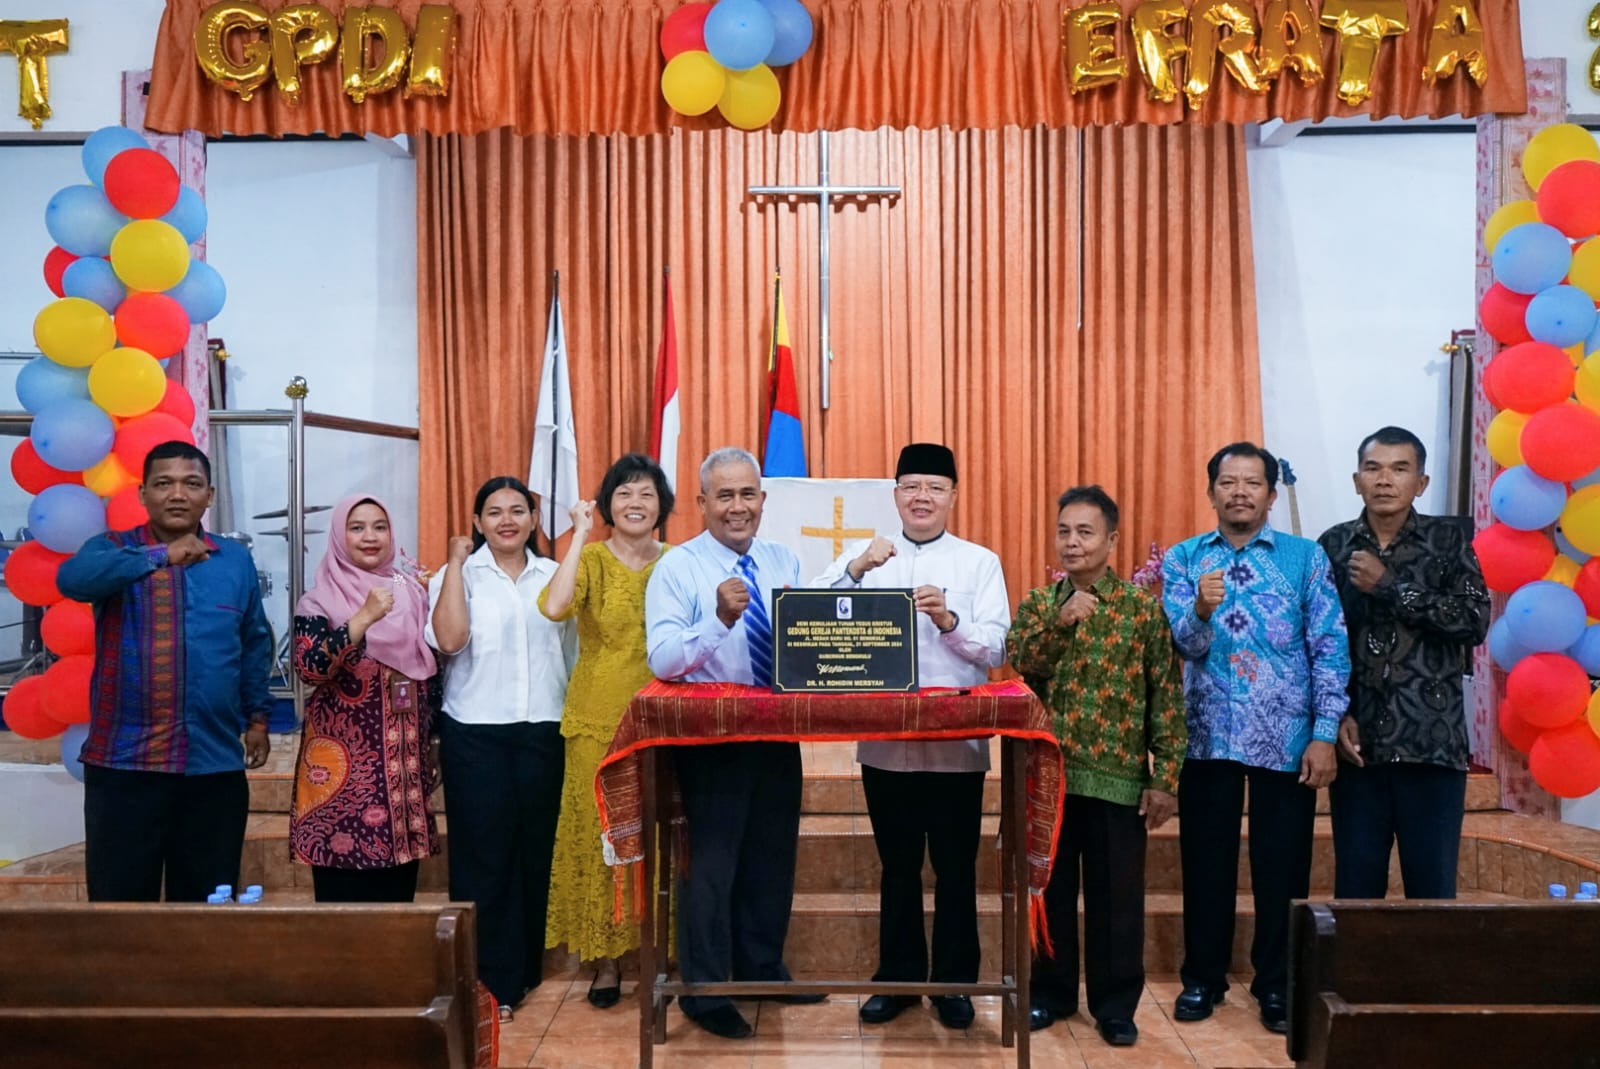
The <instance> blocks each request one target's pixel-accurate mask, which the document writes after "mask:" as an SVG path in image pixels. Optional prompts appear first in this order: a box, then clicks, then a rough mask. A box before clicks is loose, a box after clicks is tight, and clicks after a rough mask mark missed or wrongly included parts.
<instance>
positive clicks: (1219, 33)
mask: <svg viewBox="0 0 1600 1069" xmlns="http://www.w3.org/2000/svg"><path fill="white" fill-rule="evenodd" d="M1189 26H1190V30H1189V33H1190V40H1189V79H1188V81H1186V82H1185V83H1184V86H1183V92H1184V95H1185V96H1187V97H1188V98H1189V107H1190V108H1191V109H1193V110H1195V111H1198V110H1199V109H1200V105H1201V104H1203V103H1205V99H1206V94H1207V93H1209V92H1211V84H1212V81H1213V80H1214V79H1215V77H1216V68H1217V57H1218V56H1221V57H1222V62H1223V64H1224V65H1226V66H1227V68H1228V73H1229V74H1232V75H1233V78H1234V81H1236V82H1238V83H1239V84H1240V85H1242V86H1244V87H1245V88H1246V89H1248V90H1250V92H1252V93H1265V92H1266V91H1267V90H1268V89H1270V88H1272V83H1271V82H1270V81H1269V80H1267V79H1266V78H1263V77H1262V76H1261V71H1260V70H1259V69H1258V68H1257V67H1256V62H1255V58H1254V57H1253V56H1251V54H1250V51H1251V48H1252V47H1253V46H1254V45H1255V43H1256V20H1255V18H1254V17H1253V15H1252V13H1251V11H1250V9H1249V8H1248V7H1247V6H1245V5H1244V4H1241V3H1239V2H1238V0H1199V2H1198V3H1197V4H1195V5H1194V8H1193V10H1191V11H1190V12H1189Z"/></svg>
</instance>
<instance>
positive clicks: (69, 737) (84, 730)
mask: <svg viewBox="0 0 1600 1069" xmlns="http://www.w3.org/2000/svg"><path fill="white" fill-rule="evenodd" d="M88 741H89V725H88V724H68V725H67V730H65V731H63V732H62V733H61V763H62V765H64V766H65V767H66V770H67V775H69V776H71V777H72V778H73V779H75V780H77V781H78V782H79V783H82V782H83V762H82V761H80V760H78V755H79V754H80V753H82V752H83V744H84V743H85V742H88Z"/></svg>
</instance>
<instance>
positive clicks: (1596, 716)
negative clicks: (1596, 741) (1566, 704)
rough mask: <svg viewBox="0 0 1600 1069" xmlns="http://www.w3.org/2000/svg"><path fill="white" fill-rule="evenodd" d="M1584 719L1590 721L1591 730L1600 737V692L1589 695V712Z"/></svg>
mask: <svg viewBox="0 0 1600 1069" xmlns="http://www.w3.org/2000/svg"><path fill="white" fill-rule="evenodd" d="M1584 717H1585V719H1587V720H1588V721H1589V730H1591V731H1593V732H1594V733H1595V734H1596V735H1600V690H1597V691H1595V692H1594V693H1593V694H1591V695H1589V710H1588V712H1586V713H1585V714H1584Z"/></svg>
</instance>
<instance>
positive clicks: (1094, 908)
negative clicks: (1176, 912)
mask: <svg viewBox="0 0 1600 1069" xmlns="http://www.w3.org/2000/svg"><path fill="white" fill-rule="evenodd" d="M1146 838H1147V835H1146V832H1145V829H1144V818H1143V817H1141V816H1140V815H1139V807H1138V806H1132V805H1116V804H1115V803H1112V802H1107V801H1102V800H1101V799H1099V798H1084V797H1082V796H1080V795H1076V794H1069V795H1067V798H1066V804H1065V805H1064V806H1063V807H1062V811H1061V838H1060V840H1059V841H1058V842H1057V844H1056V861H1055V867H1054V868H1053V869H1052V870H1051V872H1050V886H1049V887H1047V888H1045V892H1044V908H1045V916H1046V917H1047V918H1048V922H1049V925H1050V942H1051V943H1052V944H1054V949H1055V953H1054V954H1053V955H1052V956H1050V957H1043V956H1040V957H1037V958H1035V959H1034V962H1033V990H1032V1001H1033V1002H1034V1003H1035V1004H1039V1005H1044V1006H1048V1007H1049V1008H1050V1009H1051V1010H1053V1011H1055V1012H1056V1013H1057V1014H1061V1015H1067V1014H1071V1013H1074V1012H1076V1011H1077V1009H1078V888H1079V886H1080V884H1081V886H1082V887H1083V960H1084V972H1085V974H1086V979H1087V981H1088V985H1087V986H1088V995H1089V1015H1090V1016H1091V1017H1093V1018H1094V1019H1095V1020H1097V1021H1106V1020H1116V1019H1119V1018H1120V1019H1123V1020H1130V1021H1131V1020H1132V1019H1133V1013H1134V1011H1135V1010H1136V1009H1138V1007H1139V997H1140V996H1141V995H1142V994H1143V993H1144V855H1145V841H1146ZM1080 873H1081V875H1080Z"/></svg>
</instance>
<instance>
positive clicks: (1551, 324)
mask: <svg viewBox="0 0 1600 1069" xmlns="http://www.w3.org/2000/svg"><path fill="white" fill-rule="evenodd" d="M1523 321H1524V322H1525V323H1526V324H1527V326H1528V333H1529V334H1532V335H1533V339H1534V341H1542V342H1544V343H1546V344H1547V345H1554V346H1555V347H1556V348H1558V349H1565V348H1567V347H1568V346H1570V345H1577V344H1578V343H1579V342H1581V341H1583V340H1584V339H1585V338H1587V337H1588V336H1589V332H1590V331H1591V330H1593V329H1594V326H1595V308H1594V298H1593V297H1591V296H1589V295H1588V294H1587V293H1585V292H1583V291H1582V290H1580V289H1579V288H1578V287H1577V286H1551V287H1550V288H1549V289H1547V290H1540V291H1539V293H1538V295H1536V296H1535V297H1534V298H1533V300H1531V301H1529V302H1528V310H1527V312H1526V313H1525V314H1524V316H1523Z"/></svg>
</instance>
